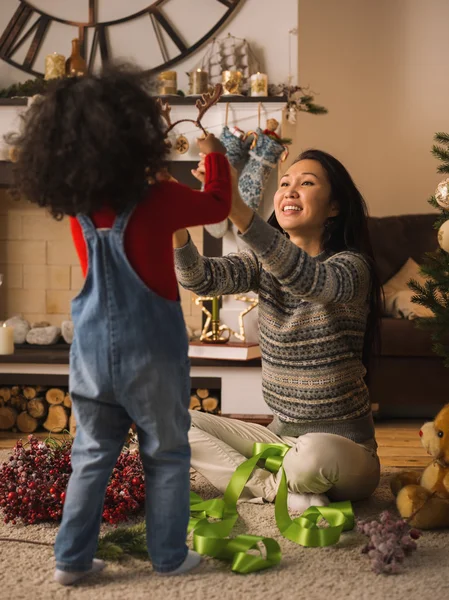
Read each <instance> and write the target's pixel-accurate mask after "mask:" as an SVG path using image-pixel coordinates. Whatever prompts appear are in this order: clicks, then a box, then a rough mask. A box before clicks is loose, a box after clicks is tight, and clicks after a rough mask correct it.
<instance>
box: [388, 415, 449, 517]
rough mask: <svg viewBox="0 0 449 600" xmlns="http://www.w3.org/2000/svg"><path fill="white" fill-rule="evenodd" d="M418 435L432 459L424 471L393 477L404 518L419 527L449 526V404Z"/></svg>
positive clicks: (399, 506) (392, 483) (393, 484)
mask: <svg viewBox="0 0 449 600" xmlns="http://www.w3.org/2000/svg"><path fill="white" fill-rule="evenodd" d="M419 435H420V437H421V443H422V445H423V446H424V448H425V449H426V450H427V453H428V454H430V455H431V456H432V458H433V461H432V462H431V463H430V464H429V465H428V466H427V467H426V468H425V470H424V472H423V473H419V472H416V471H405V472H403V473H399V474H398V475H396V476H395V477H393V479H392V480H391V483H390V487H391V491H392V492H393V494H394V495H395V496H396V505H397V508H398V510H399V513H400V515H401V517H403V518H404V519H409V522H410V525H412V527H417V528H418V529H440V528H443V527H449V404H446V406H444V407H443V408H442V409H441V410H440V412H439V413H438V414H437V416H436V417H435V420H434V421H433V422H429V423H425V424H424V425H423V426H422V428H421V430H420V432H419Z"/></svg>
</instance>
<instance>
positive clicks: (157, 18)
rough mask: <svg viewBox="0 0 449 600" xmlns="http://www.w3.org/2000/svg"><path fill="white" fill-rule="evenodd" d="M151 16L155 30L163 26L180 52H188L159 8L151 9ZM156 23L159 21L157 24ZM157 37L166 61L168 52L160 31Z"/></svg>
mask: <svg viewBox="0 0 449 600" xmlns="http://www.w3.org/2000/svg"><path fill="white" fill-rule="evenodd" d="M149 14H150V17H154V19H152V21H153V26H154V28H155V30H156V29H157V28H158V27H159V26H161V27H162V28H163V29H164V30H165V31H166V32H167V34H168V35H169V37H170V38H171V39H172V40H173V42H174V43H175V44H176V46H177V47H178V48H179V50H180V51H181V52H185V51H186V50H187V46H186V44H185V43H184V41H183V40H182V39H181V38H180V36H179V35H178V33H177V32H176V31H175V29H174V28H173V26H172V25H171V23H170V22H169V21H168V20H167V18H166V17H164V15H163V14H162V13H161V12H160V10H159V9H158V8H151V9H150V10H149ZM155 21H157V23H156V22H155ZM156 37H157V41H158V43H159V47H160V49H161V52H162V56H164V59H165V54H166V52H167V50H166V48H165V45H164V42H163V38H162V35H161V32H160V31H159V32H157V33H156Z"/></svg>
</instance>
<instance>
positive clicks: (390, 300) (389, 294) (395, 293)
mask: <svg viewBox="0 0 449 600" xmlns="http://www.w3.org/2000/svg"><path fill="white" fill-rule="evenodd" d="M410 279H414V280H415V281H417V282H418V283H419V284H421V285H424V283H425V282H426V279H427V278H426V277H425V276H424V275H422V274H421V271H420V267H419V265H418V263H417V262H416V261H414V260H413V258H409V259H408V260H407V262H406V263H405V264H404V265H402V267H401V269H399V271H398V272H397V273H396V274H395V275H393V277H392V278H391V279H389V280H388V281H387V283H386V284H385V285H384V286H383V288H384V300H385V302H384V314H385V315H386V316H387V317H394V318H395V319H416V318H417V317H433V312H432V311H431V310H430V309H429V308H427V307H426V306H422V305H421V304H416V303H415V302H412V297H413V295H414V293H415V292H413V291H412V290H411V289H410V288H409V286H408V282H409V281H410Z"/></svg>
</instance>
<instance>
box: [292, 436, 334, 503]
mask: <svg viewBox="0 0 449 600" xmlns="http://www.w3.org/2000/svg"><path fill="white" fill-rule="evenodd" d="M283 466H284V470H285V475H286V477H287V481H288V485H289V488H290V490H291V491H293V492H297V493H312V494H323V493H325V492H327V491H328V490H329V489H330V488H331V487H332V486H333V485H334V484H335V482H336V480H337V478H338V472H337V469H336V465H335V463H334V461H329V456H327V453H326V452H323V448H322V446H321V445H320V443H318V441H317V440H316V439H315V438H314V436H313V434H306V435H303V436H301V438H300V440H298V443H297V444H296V445H295V446H293V447H292V448H291V449H290V450H289V451H288V452H287V454H286V455H285V458H284V462H283Z"/></svg>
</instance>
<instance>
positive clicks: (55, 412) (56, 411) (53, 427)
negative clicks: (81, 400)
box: [43, 404, 68, 433]
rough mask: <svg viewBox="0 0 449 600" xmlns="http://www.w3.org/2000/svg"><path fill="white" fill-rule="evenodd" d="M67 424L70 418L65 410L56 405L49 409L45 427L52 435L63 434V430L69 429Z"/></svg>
mask: <svg viewBox="0 0 449 600" xmlns="http://www.w3.org/2000/svg"><path fill="white" fill-rule="evenodd" d="M67 422H68V417H67V413H66V410H65V408H64V407H63V406H60V405H59V404H56V405H52V406H50V407H49V409H48V415H47V419H46V420H45V421H44V423H43V427H44V428H45V429H46V430H47V431H50V432H52V433H61V431H62V430H63V429H67Z"/></svg>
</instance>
